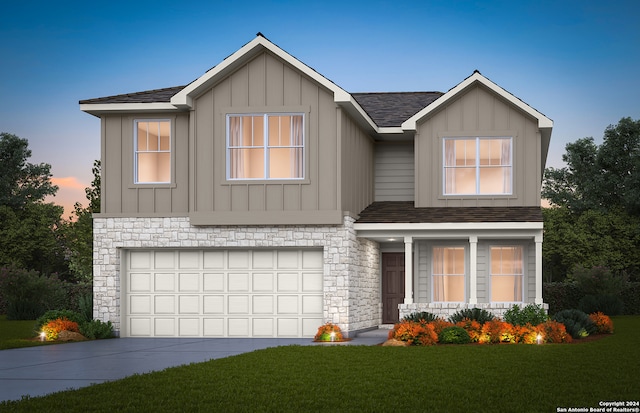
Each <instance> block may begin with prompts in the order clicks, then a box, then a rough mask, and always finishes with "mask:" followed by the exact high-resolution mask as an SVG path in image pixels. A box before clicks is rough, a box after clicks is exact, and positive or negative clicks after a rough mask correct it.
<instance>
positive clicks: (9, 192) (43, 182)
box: [0, 132, 58, 210]
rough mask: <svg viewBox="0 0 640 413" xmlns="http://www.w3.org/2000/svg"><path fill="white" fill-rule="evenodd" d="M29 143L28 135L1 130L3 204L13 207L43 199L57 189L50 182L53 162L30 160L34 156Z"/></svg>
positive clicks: (0, 202) (0, 156) (0, 176)
mask: <svg viewBox="0 0 640 413" xmlns="http://www.w3.org/2000/svg"><path fill="white" fill-rule="evenodd" d="M28 146H29V143H28V141H27V140H26V139H22V138H19V137H17V136H16V135H12V134H10V133H4V132H3V133H0V205H6V206H8V207H9V208H11V209H13V210H17V209H19V208H22V207H24V206H25V205H26V204H28V203H34V202H40V201H43V200H44V198H45V197H46V196H47V195H55V193H56V191H57V190H58V187H57V186H55V185H53V184H52V183H51V165H49V164H46V163H41V164H39V165H35V164H32V163H29V162H27V159H29V158H30V157H31V150H29V148H28Z"/></svg>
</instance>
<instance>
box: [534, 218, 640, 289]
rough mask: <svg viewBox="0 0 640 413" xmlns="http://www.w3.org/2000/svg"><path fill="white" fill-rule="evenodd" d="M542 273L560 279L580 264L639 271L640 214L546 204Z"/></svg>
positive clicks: (623, 270) (621, 270)
mask: <svg viewBox="0 0 640 413" xmlns="http://www.w3.org/2000/svg"><path fill="white" fill-rule="evenodd" d="M542 214H543V217H544V243H543V244H542V252H543V253H542V255H543V258H544V266H545V277H546V279H547V280H548V281H561V280H563V279H564V278H565V276H566V275H567V274H569V273H571V272H572V271H573V269H574V268H575V267H576V266H578V265H580V266H583V267H586V268H592V267H596V266H604V267H607V268H609V269H610V270H611V271H613V272H614V273H621V272H627V273H628V274H629V275H630V276H631V278H637V277H638V276H639V275H640V217H639V216H634V215H630V214H629V213H627V212H624V211H615V212H614V211H611V212H603V211H598V210H588V211H585V212H583V213H580V214H578V213H573V212H572V211H571V210H569V209H568V208H545V209H544V210H543V211H542Z"/></svg>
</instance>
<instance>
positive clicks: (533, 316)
mask: <svg viewBox="0 0 640 413" xmlns="http://www.w3.org/2000/svg"><path fill="white" fill-rule="evenodd" d="M548 319H549V316H548V315H547V312H546V311H545V310H544V308H542V306H540V305H536V304H527V305H526V306H524V308H522V309H521V308H520V306H519V305H517V304H515V305H513V307H511V308H510V309H508V310H507V311H505V313H504V321H506V322H507V323H510V324H512V325H514V326H524V325H526V324H531V325H534V326H537V325H538V324H541V323H544V322H545V321H547V320H548Z"/></svg>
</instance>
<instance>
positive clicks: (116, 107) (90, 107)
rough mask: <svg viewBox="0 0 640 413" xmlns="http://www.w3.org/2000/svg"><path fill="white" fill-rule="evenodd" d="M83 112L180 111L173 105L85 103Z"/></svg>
mask: <svg viewBox="0 0 640 413" xmlns="http://www.w3.org/2000/svg"><path fill="white" fill-rule="evenodd" d="M80 110H81V111H83V112H87V113H91V114H96V113H105V112H111V113H114V112H176V111H178V109H177V108H176V107H175V106H174V105H172V104H171V103H166V102H156V103H96V104H93V103H83V104H80Z"/></svg>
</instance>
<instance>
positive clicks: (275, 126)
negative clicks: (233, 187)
mask: <svg viewBox="0 0 640 413" xmlns="http://www.w3.org/2000/svg"><path fill="white" fill-rule="evenodd" d="M227 178H228V179H303V178H304V115H303V114H300V113H293V114H290V113H287V114H282V113H278V114H270V113H265V114H238V115H227Z"/></svg>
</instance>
